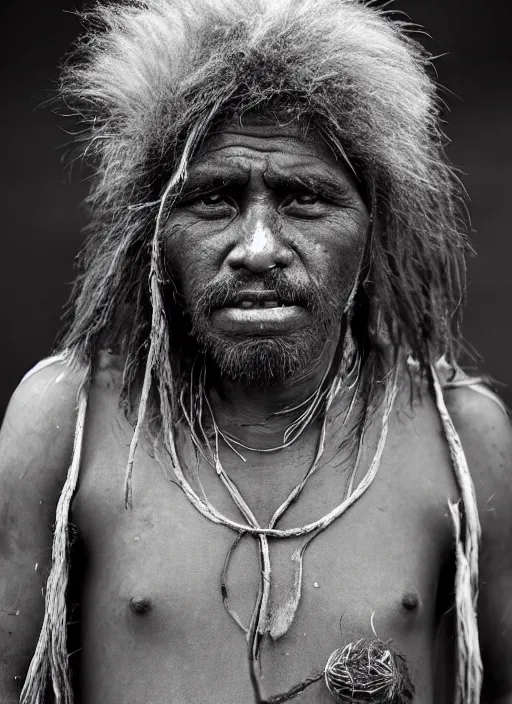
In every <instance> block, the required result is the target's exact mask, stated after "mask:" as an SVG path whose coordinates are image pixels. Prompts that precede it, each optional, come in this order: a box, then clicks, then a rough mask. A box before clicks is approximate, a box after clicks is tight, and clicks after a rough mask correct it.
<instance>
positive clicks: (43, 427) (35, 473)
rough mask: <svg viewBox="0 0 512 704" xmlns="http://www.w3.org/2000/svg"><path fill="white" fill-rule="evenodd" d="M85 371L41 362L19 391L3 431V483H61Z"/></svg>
mask: <svg viewBox="0 0 512 704" xmlns="http://www.w3.org/2000/svg"><path fill="white" fill-rule="evenodd" d="M83 376H84V371H83V370H82V369H79V368H77V367H70V366H69V365H68V364H66V363H65V362H64V361H63V360H62V359H60V358H50V359H49V360H43V362H40V363H39V364H38V365H36V366H35V367H34V369H33V370H31V371H30V372H29V373H28V374H27V375H26V376H25V378H24V379H23V380H22V381H21V383H20V384H19V386H18V387H17V389H16V390H15V392H14V394H13V396H12V398H11V400H10V403H9V406H8V408H7V411H6V414H5V418H4V421H3V424H2V428H1V431H0V482H1V483H2V484H4V483H5V482H6V481H7V482H9V481H10V480H12V481H14V482H16V483H19V482H20V481H21V480H22V478H23V483H24V484H25V483H26V484H27V485H30V483H32V484H34V483H35V485H37V486H39V487H40V488H42V487H43V486H46V489H48V490H49V489H50V487H52V486H54V485H55V487H56V485H58V484H60V485H61V484H62V482H63V481H64V479H65V475H66V471H67V467H68V464H69V460H70V458H71V453H72V446H73V438H74V426H75V420H76V401H77V394H78V389H79V387H80V384H81V381H82V379H83Z"/></svg>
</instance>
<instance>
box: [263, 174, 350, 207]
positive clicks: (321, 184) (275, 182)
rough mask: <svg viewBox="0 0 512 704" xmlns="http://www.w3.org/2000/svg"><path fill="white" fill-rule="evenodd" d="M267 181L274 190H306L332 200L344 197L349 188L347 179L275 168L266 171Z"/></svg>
mask: <svg viewBox="0 0 512 704" xmlns="http://www.w3.org/2000/svg"><path fill="white" fill-rule="evenodd" d="M263 178H264V181H265V183H266V184H267V185H268V186H269V188H272V189H274V190H287V191H293V190H305V191H311V192H312V193H317V194H318V195H321V196H324V197H325V198H328V199H331V200H334V201H336V200H338V199H341V198H344V197H345V196H346V194H347V191H348V190H349V183H348V182H347V180H346V179H337V178H335V177H332V176H329V175H327V174H320V173H314V172H313V173H302V174H297V173H294V174H284V173H278V172H276V171H274V170H272V171H267V172H265V174H264V176H263Z"/></svg>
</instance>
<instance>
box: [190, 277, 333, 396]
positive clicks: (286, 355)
mask: <svg viewBox="0 0 512 704" xmlns="http://www.w3.org/2000/svg"><path fill="white" fill-rule="evenodd" d="M255 280H257V281H258V283H259V284H260V285H262V286H263V288H264V289H267V290H275V291H276V293H277V296H278V298H279V299H280V300H281V301H282V302H284V303H287V304H289V305H300V306H302V307H304V308H305V309H306V310H308V311H309V312H310V313H311V320H312V324H311V326H310V327H308V328H301V329H300V330H298V331H297V332H293V333H288V334H286V335H283V336H277V335H273V336H268V337H263V336H254V337H248V336H242V335H234V334H231V335H230V334H227V333H224V332H219V331H218V330H216V329H215V328H213V327H212V325H211V322H210V315H211V313H212V312H213V311H214V310H215V309H217V308H220V307H222V306H224V305H226V304H228V303H229V302H230V301H231V300H232V299H233V298H234V297H235V296H236V294H237V293H238V292H239V291H241V290H243V289H245V288H250V287H251V285H254V283H255ZM336 283H337V286H336V284H335V282H331V284H327V285H325V286H324V287H323V289H322V290H320V289H319V287H318V286H317V285H315V284H314V283H313V282H312V281H311V280H309V281H308V282H305V283H304V282H294V281H292V280H290V279H289V278H288V277H287V275H286V274H284V273H283V272H282V271H281V270H280V269H273V270H270V271H268V272H267V273H266V274H264V275H263V276H258V277H257V279H256V277H254V276H253V275H250V274H245V275H243V274H242V275H240V274H239V275H237V276H236V277H234V276H233V277H231V278H230V279H226V280H224V281H219V282H215V283H214V284H210V285H207V286H205V287H204V288H203V290H202V293H201V295H200V297H199V299H198V300H197V303H196V304H195V306H194V307H193V308H192V311H191V314H190V326H191V331H190V335H191V337H192V338H193V339H195V340H196V341H197V343H198V344H199V346H200V348H201V350H202V352H203V353H204V354H205V356H206V359H207V361H210V362H211V363H213V365H214V366H215V367H216V371H217V373H219V374H220V375H221V376H223V377H224V378H228V379H230V380H233V381H236V382H238V383H242V384H244V385H248V386H273V385H277V384H280V383H282V382H283V381H285V380H287V379H291V378H293V377H295V376H297V375H298V374H300V373H301V372H303V371H305V370H306V369H307V367H308V366H309V365H310V364H311V363H312V362H313V361H314V360H315V359H317V358H318V357H319V356H320V354H321V352H322V349H323V347H324V345H325V342H326V340H327V339H328V338H329V336H330V335H332V333H333V331H334V330H336V329H338V327H339V322H340V321H341V318H342V314H343V300H344V298H345V296H343V295H341V296H340V298H341V301H340V300H339V299H338V300H335V299H333V298H332V297H330V296H329V294H328V291H336V292H339V293H341V292H340V285H339V282H336ZM187 317H188V316H187Z"/></svg>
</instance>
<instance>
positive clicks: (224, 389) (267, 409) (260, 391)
mask: <svg viewBox="0 0 512 704" xmlns="http://www.w3.org/2000/svg"><path fill="white" fill-rule="evenodd" d="M335 348H336V345H335V344H334V343H333V342H332V341H329V342H328V343H326V345H325V346H324V349H323V351H322V354H321V355H320V356H319V358H318V359H316V360H315V361H314V362H313V363H312V364H311V365H310V366H309V367H308V368H307V369H305V370H304V371H303V372H302V373H301V374H300V376H296V377H293V378H291V379H287V380H285V381H283V382H282V383H281V384H276V385H275V386H267V387H256V386H244V385H242V384H238V383H236V382H234V381H229V380H226V379H218V378H217V379H215V380H214V381H213V383H212V385H211V386H210V387H209V389H208V395H209V399H210V403H211V406H212V410H213V413H214V416H215V419H216V422H217V424H218V426H219V428H220V429H221V430H222V431H223V432H225V433H228V434H229V435H232V436H233V437H235V438H236V439H237V440H239V441H240V442H242V443H243V444H244V445H247V446H249V447H255V448H258V449H264V448H269V447H275V446H279V445H281V444H282V443H283V435H284V432H285V430H286V429H287V428H288V427H289V426H290V424H291V423H293V422H294V421H295V420H296V419H297V418H298V417H299V416H300V415H301V414H302V413H303V412H304V410H305V408H306V406H307V402H308V400H309V399H310V398H311V397H312V396H313V395H314V393H315V392H316V391H317V390H318V389H319V388H320V386H321V385H322V381H323V380H324V379H325V377H326V375H327V374H328V373H329V371H330V368H331V366H332V361H333V357H334V354H335Z"/></svg>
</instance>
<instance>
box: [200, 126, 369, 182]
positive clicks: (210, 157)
mask: <svg viewBox="0 0 512 704" xmlns="http://www.w3.org/2000/svg"><path fill="white" fill-rule="evenodd" d="M249 151H250V152H251V154H253V155H254V154H256V155H258V154H260V155H261V156H262V158H263V157H264V155H268V154H272V155H273V156H274V158H275V159H276V160H277V161H280V160H283V161H286V163H287V165H288V166H289V167H290V168H292V169H293V168H294V167H296V168H298V169H300V168H301V165H304V164H312V163H316V164H321V165H323V166H324V168H325V169H327V170H329V171H332V172H338V173H342V174H343V175H344V176H345V177H346V178H348V180H349V181H351V182H352V184H353V185H354V186H355V187H356V188H357V189H358V190H360V187H361V184H360V183H359V179H358V177H357V175H356V172H355V170H354V168H353V166H352V164H350V163H349V161H348V159H347V158H346V157H345V155H344V154H342V153H339V152H338V153H337V152H336V150H335V149H333V147H332V146H331V145H330V144H329V143H328V142H327V141H326V140H325V139H324V138H323V137H322V135H321V134H320V132H319V130H318V129H315V127H314V126H312V125H311V123H310V122H306V121H305V120H304V119H301V118H288V119H286V120H283V119H278V118H269V117H264V116H262V115H260V114H257V113H253V112H247V113H244V114H243V115H240V116H236V117H231V118H230V119H228V120H223V121H218V122H217V123H216V124H214V125H213V127H212V128H211V129H210V131H209V132H208V134H207V135H206V137H205V138H204V140H203V142H202V144H201V146H200V148H199V149H198V151H197V153H196V155H195V156H194V159H193V160H192V165H191V166H192V168H194V166H200V165H202V164H205V163H207V162H210V163H212V162H213V163H214V162H220V161H221V160H222V159H223V158H225V157H228V156H231V157H233V156H243V155H244V154H247V152H249Z"/></svg>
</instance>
